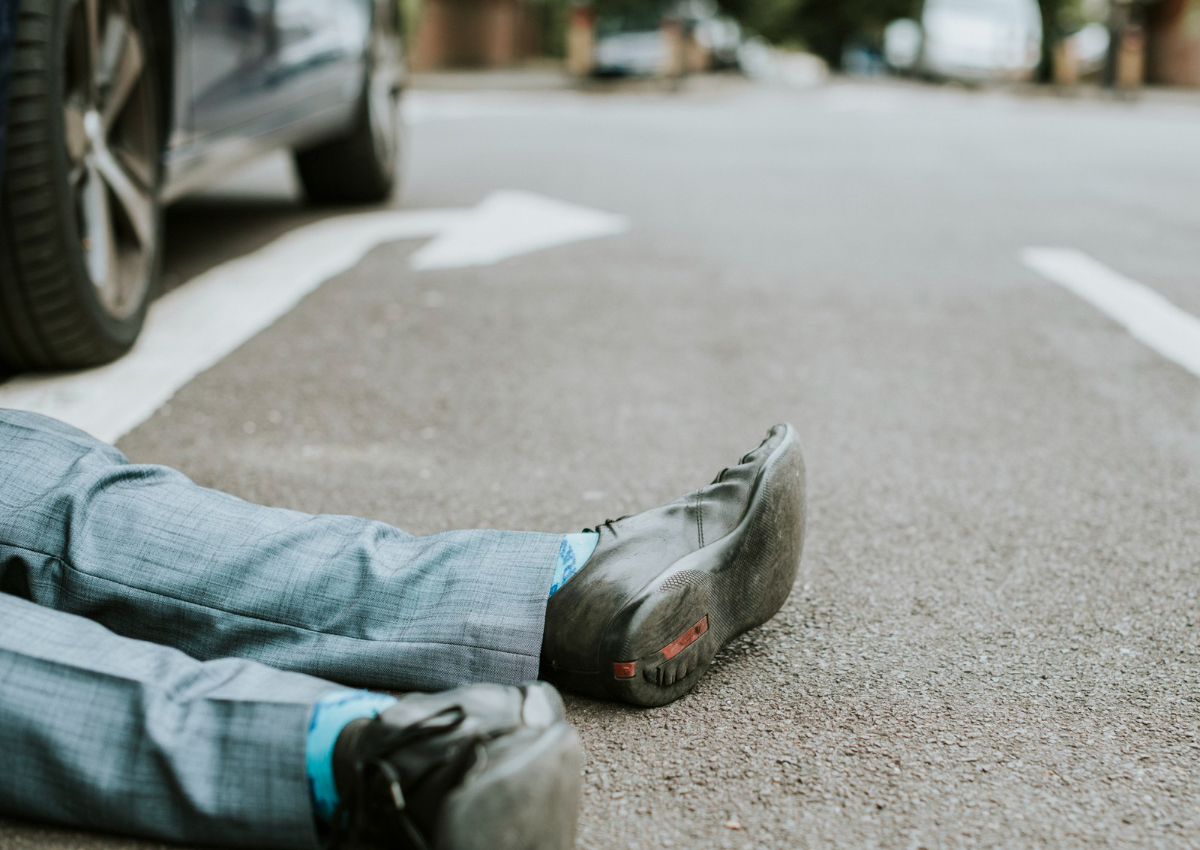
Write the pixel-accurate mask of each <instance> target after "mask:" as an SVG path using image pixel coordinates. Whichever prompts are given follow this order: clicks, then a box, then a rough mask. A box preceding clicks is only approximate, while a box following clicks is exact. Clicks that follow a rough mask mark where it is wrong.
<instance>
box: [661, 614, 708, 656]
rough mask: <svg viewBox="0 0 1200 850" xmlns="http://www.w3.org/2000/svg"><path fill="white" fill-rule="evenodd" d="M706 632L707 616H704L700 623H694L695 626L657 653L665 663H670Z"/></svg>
mask: <svg viewBox="0 0 1200 850" xmlns="http://www.w3.org/2000/svg"><path fill="white" fill-rule="evenodd" d="M707 631H708V615H707V614H705V615H704V616H703V617H701V618H700V622H698V623H696V625H694V626H692V627H691V628H690V629H688V630H687V631H686V632H684V633H683V634H681V635H680V636H679V637H677V638H675V640H673V641H671V642H670V643H668V644H667V645H666V646H664V647H663V648H662V649H660V650H659V652H661V653H662V654H663V659H664V660H665V661H670V660H671V659H672V658H674V657H675V656H676V655H678V654H679V653H681V652H683V651H684V650H685V649H687V648H688V647H689V646H691V645H692V644H693V643H695V642H696V639H697V638H699V637H700V635H702V634H704V633H705V632H707Z"/></svg>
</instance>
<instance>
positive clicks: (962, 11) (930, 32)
mask: <svg viewBox="0 0 1200 850" xmlns="http://www.w3.org/2000/svg"><path fill="white" fill-rule="evenodd" d="M1041 56H1042V15H1041V10H1040V9H1039V8H1038V4H1037V0H926V3H925V8H924V11H923V12H922V14H921V20H920V23H919V24H918V23H917V22H915V21H910V20H901V21H893V22H892V23H891V24H889V25H888V27H887V29H886V30H885V32H884V57H885V58H886V60H887V62H888V64H889V65H891V66H892V67H893V68H895V69H896V70H899V71H907V72H911V73H915V74H920V75H924V76H929V77H935V78H938V79H947V80H961V81H963V82H972V83H982V82H990V81H999V80H1026V79H1029V78H1030V77H1031V76H1032V75H1033V72H1034V71H1035V70H1036V69H1037V66H1038V63H1039V62H1040V61H1041Z"/></svg>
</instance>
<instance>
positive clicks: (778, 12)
mask: <svg viewBox="0 0 1200 850" xmlns="http://www.w3.org/2000/svg"><path fill="white" fill-rule="evenodd" d="M720 3H721V6H722V8H724V9H725V10H726V11H727V12H728V13H729V14H731V15H733V16H734V17H735V18H737V19H738V20H739V21H741V22H742V23H743V24H744V25H745V26H747V27H749V28H750V29H752V30H754V31H756V32H758V33H759V34H761V35H762V36H763V37H764V38H766V39H768V40H769V41H773V42H775V43H776V44H784V45H794V46H800V47H806V48H808V49H809V50H812V51H813V52H814V53H817V54H819V55H821V56H822V57H824V58H825V59H826V60H827V61H828V62H830V63H832V64H833V65H835V66H836V65H837V64H838V62H839V61H840V60H841V55H842V48H843V47H844V46H845V45H846V43H847V42H848V41H850V40H851V39H855V38H860V39H865V40H867V41H870V42H876V41H878V40H879V37H880V34H881V33H882V31H883V28H884V27H885V26H886V25H887V24H888V23H889V22H890V21H893V20H895V19H896V18H904V17H912V16H914V15H915V14H916V13H917V10H918V8H919V6H920V0H720Z"/></svg>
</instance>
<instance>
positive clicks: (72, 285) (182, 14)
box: [0, 0, 404, 371]
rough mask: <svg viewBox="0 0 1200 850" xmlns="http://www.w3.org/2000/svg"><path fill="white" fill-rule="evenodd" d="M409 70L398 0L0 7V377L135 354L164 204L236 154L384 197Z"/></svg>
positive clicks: (323, 184) (309, 189) (142, 0)
mask: <svg viewBox="0 0 1200 850" xmlns="http://www.w3.org/2000/svg"><path fill="white" fill-rule="evenodd" d="M403 68H404V62H403V55H402V48H401V41H400V38H399V9H398V2H397V0H0V104H2V105H0V127H2V128H3V129H0V371H16V370H24V369H59V368H75V367H82V366H90V365H95V364H98V363H104V362H106V361H109V360H112V359H113V358H115V357H117V356H119V355H120V354H121V353H123V352H124V351H126V350H127V349H128V348H129V347H130V346H131V345H132V344H133V342H134V340H135V339H136V338H137V335H138V332H139V331H140V329H141V326H142V322H143V320H144V318H145V314H146V308H147V306H148V304H149V302H150V299H151V297H152V296H153V294H154V292H155V289H156V285H157V278H158V270H159V258H160V256H161V254H162V240H163V230H162V216H161V210H162V207H163V205H164V204H165V203H168V202H170V201H171V200H173V199H174V198H177V197H179V196H180V195H181V194H183V193H185V192H187V191H189V190H190V189H193V188H195V187H197V186H200V185H202V184H204V183H205V182H207V181H209V180H211V179H212V178H213V177H214V176H215V175H217V174H219V173H221V172H222V171H224V170H226V169H228V168H229V167H230V166H231V165H233V164H235V163H237V162H239V161H242V160H245V159H247V158H249V157H252V156H256V155H258V154H260V153H262V152H264V151H266V150H270V149H273V148H281V147H282V148H289V149H291V150H292V151H293V152H294V156H295V161H296V167H297V172H298V173H299V175H300V179H301V182H302V183H303V185H304V189H305V192H306V194H307V195H308V197H309V198H310V199H311V200H313V201H316V202H321V203H370V202H377V201H381V200H384V199H386V198H387V197H388V196H389V195H390V194H391V193H392V191H393V186H394V183H395V180H396V163H397V160H398V155H399V151H398V146H399V137H400V133H399V96H400V91H401V88H402V84H403V81H404V76H403V75H404V71H403Z"/></svg>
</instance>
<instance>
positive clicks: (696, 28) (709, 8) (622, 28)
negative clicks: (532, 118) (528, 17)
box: [595, 0, 742, 77]
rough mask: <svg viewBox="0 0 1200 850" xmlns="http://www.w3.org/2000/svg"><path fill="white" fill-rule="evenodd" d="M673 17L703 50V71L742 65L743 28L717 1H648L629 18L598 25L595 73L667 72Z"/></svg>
mask: <svg viewBox="0 0 1200 850" xmlns="http://www.w3.org/2000/svg"><path fill="white" fill-rule="evenodd" d="M667 17H671V18H674V19H675V20H676V21H678V22H679V24H680V25H681V26H682V27H683V32H684V33H685V34H686V35H687V36H689V38H690V39H691V41H692V43H693V44H694V46H695V47H696V48H699V50H700V51H701V54H700V55H701V56H702V57H703V58H702V59H701V60H700V61H699V65H698V66H697V67H707V68H708V69H721V68H733V67H737V65H738V51H739V49H740V48H741V45H742V28H741V25H740V24H738V22H737V21H735V20H733V19H732V18H730V17H728V16H726V15H720V14H718V6H717V4H716V3H715V2H714V0H667V1H666V2H664V0H646V2H644V3H642V4H640V5H637V6H635V7H630V8H629V9H627V11H626V12H625V13H624V14H620V15H606V16H602V17H601V18H600V19H599V20H598V21H597V22H596V49H595V72H596V73H597V74H599V75H601V76H635V77H636V76H651V75H654V74H658V73H662V71H663V69H664V68H666V67H667V66H668V65H669V64H670V62H669V60H668V57H667V51H668V49H669V48H668V42H667V40H666V39H665V38H664V36H663V21H664V19H665V18H667Z"/></svg>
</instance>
